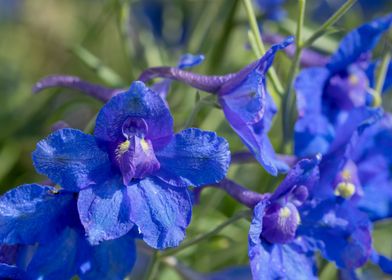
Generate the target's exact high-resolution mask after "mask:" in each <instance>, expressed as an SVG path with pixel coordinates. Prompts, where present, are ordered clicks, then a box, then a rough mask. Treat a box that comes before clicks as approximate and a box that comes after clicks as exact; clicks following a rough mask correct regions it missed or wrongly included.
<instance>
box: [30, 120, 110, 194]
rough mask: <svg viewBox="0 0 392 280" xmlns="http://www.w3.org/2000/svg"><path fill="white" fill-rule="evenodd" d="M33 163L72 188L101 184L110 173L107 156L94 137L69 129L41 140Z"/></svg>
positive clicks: (64, 186)
mask: <svg viewBox="0 0 392 280" xmlns="http://www.w3.org/2000/svg"><path fill="white" fill-rule="evenodd" d="M33 163H34V167H35V169H36V170H37V171H38V172H39V173H41V174H44V175H46V176H48V177H49V178H50V179H51V180H52V181H53V182H55V183H57V184H59V185H60V186H61V187H62V188H64V189H67V190H71V191H79V190H80V189H83V188H86V187H88V186H91V185H95V184H99V183H100V182H102V181H103V180H105V179H106V178H107V177H108V176H109V173H110V161H109V158H108V155H107V154H106V153H105V152H104V151H102V150H101V149H99V148H98V146H97V144H96V141H95V139H94V137H93V136H91V135H88V134H85V133H83V132H82V131H80V130H76V129H70V128H65V129H60V130H57V131H55V132H53V133H52V134H50V135H49V136H48V138H46V139H44V140H41V141H40V142H38V144H37V148H36V150H35V151H34V152H33Z"/></svg>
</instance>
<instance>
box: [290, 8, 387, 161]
mask: <svg viewBox="0 0 392 280" xmlns="http://www.w3.org/2000/svg"><path fill="white" fill-rule="evenodd" d="M391 23H392V15H388V16H384V17H382V18H380V19H376V20H374V21H372V22H370V23H366V24H364V25H362V26H360V27H359V28H357V29H355V30H353V31H351V32H350V33H349V34H347V35H346V36H345V37H344V38H343V40H342V41H341V43H340V45H339V48H338V50H337V51H336V52H335V53H334V54H333V55H332V57H331V58H330V60H329V62H328V64H327V65H326V66H325V67H311V68H306V69H304V70H302V71H301V72H300V74H299V75H298V77H297V79H296V81H295V85H294V87H295V90H296V92H297V109H298V120H297V122H296V124H295V153H296V155H298V156H300V157H302V156H309V155H314V154H316V153H322V154H325V153H327V152H328V151H329V150H330V149H334V147H331V143H332V142H333V141H334V142H335V145H337V144H338V143H337V142H336V141H335V140H334V139H335V137H337V136H339V133H341V132H344V133H346V134H350V131H351V132H353V131H354V130H355V129H356V127H357V126H358V125H359V124H360V123H361V122H362V121H363V120H364V119H366V118H367V115H369V114H372V112H371V111H372V110H373V108H372V107H378V106H379V105H380V104H379V103H380V93H375V92H374V91H369V78H368V76H367V75H366V71H367V68H368V66H369V63H370V54H371V53H370V52H371V50H372V49H373V48H374V47H375V46H376V44H377V42H378V41H379V39H380V37H381V35H382V34H383V33H384V32H386V31H387V30H388V29H389V27H390V25H391ZM373 75H374V74H373Z"/></svg>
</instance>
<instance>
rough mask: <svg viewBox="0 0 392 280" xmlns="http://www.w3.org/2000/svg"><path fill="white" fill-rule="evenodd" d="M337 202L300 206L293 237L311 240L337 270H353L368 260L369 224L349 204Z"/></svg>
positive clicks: (333, 199)
mask: <svg viewBox="0 0 392 280" xmlns="http://www.w3.org/2000/svg"><path fill="white" fill-rule="evenodd" d="M337 199H339V198H337ZM337 199H335V198H331V199H327V200H323V201H321V202H320V203H316V204H315V203H309V204H307V205H306V206H304V207H303V208H302V209H301V218H302V224H301V225H300V226H299V228H298V231H297V234H298V235H303V236H305V237H308V238H309V240H312V241H313V243H314V246H316V247H317V248H318V249H319V250H320V251H321V253H322V255H323V257H324V258H326V259H327V260H329V261H333V262H335V263H336V266H337V267H339V268H342V269H355V268H357V267H360V266H362V265H364V264H365V263H366V261H367V260H368V259H369V257H370V253H371V232H370V222H369V220H368V218H367V215H366V214H364V213H362V212H361V211H359V210H358V209H357V208H356V207H355V206H353V205H352V204H351V203H349V202H344V203H343V204H340V203H339V201H337Z"/></svg>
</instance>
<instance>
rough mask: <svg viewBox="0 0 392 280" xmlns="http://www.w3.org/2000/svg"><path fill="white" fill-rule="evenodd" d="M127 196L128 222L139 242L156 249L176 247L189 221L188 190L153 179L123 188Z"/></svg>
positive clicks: (190, 205) (190, 211)
mask: <svg viewBox="0 0 392 280" xmlns="http://www.w3.org/2000/svg"><path fill="white" fill-rule="evenodd" d="M127 193H128V198H129V203H130V209H131V213H130V216H131V220H132V221H133V222H134V223H135V224H136V225H137V226H138V228H139V232H140V233H141V234H142V235H143V240H144V241H145V242H146V243H147V244H148V245H150V246H151V247H153V248H156V249H160V250H161V249H165V248H168V247H175V246H178V244H179V243H180V242H181V241H182V240H183V239H184V237H185V229H186V227H187V226H188V224H189V222H190V219H191V214H192V201H191V198H190V195H189V191H188V190H187V189H186V188H177V187H173V186H170V185H167V184H166V183H164V182H162V181H161V180H159V179H156V178H155V179H154V178H146V179H144V180H141V181H139V182H137V183H134V184H133V185H130V186H127Z"/></svg>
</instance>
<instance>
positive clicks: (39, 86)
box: [33, 75, 124, 102]
mask: <svg viewBox="0 0 392 280" xmlns="http://www.w3.org/2000/svg"><path fill="white" fill-rule="evenodd" d="M54 87H64V88H69V89H74V90H78V91H80V92H83V93H85V94H87V95H89V96H91V97H94V98H96V99H98V100H100V101H103V102H107V101H109V99H110V98H112V97H113V96H114V95H116V94H118V93H120V92H122V91H124V90H123V89H119V88H107V87H104V86H101V85H97V84H93V83H90V82H87V81H83V80H82V79H80V78H79V77H75V76H67V75H53V76H48V77H45V78H43V79H41V80H40V81H38V82H37V83H36V84H35V85H34V87H33V93H38V92H40V91H42V90H44V89H47V88H54Z"/></svg>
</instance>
